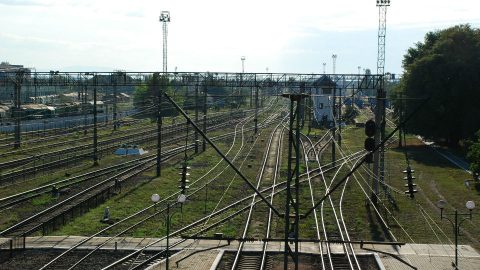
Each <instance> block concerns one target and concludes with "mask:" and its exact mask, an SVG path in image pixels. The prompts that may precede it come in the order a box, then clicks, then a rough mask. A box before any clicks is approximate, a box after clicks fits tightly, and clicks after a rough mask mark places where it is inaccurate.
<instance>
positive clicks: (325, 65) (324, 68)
mask: <svg viewBox="0 0 480 270" xmlns="http://www.w3.org/2000/svg"><path fill="white" fill-rule="evenodd" d="M326 68H327V63H325V62H323V74H325V72H326Z"/></svg>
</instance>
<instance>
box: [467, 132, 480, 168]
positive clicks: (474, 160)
mask: <svg viewBox="0 0 480 270" xmlns="http://www.w3.org/2000/svg"><path fill="white" fill-rule="evenodd" d="M467 159H468V161H469V162H470V170H471V171H472V173H473V175H474V176H476V177H478V176H479V175H480V130H479V131H478V132H477V136H476V140H475V141H474V142H473V143H472V144H471V145H470V147H469V148H468V153H467Z"/></svg>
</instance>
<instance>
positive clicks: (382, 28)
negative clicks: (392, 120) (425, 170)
mask: <svg viewBox="0 0 480 270" xmlns="http://www.w3.org/2000/svg"><path fill="white" fill-rule="evenodd" d="M388 6H390V0H377V7H378V53H377V75H380V76H381V77H380V83H379V84H378V87H377V105H376V106H375V107H376V108H375V122H376V123H378V129H377V131H376V133H375V144H379V143H380V142H381V141H382V140H383V138H384V137H385V98H386V96H387V95H386V93H385V85H384V78H383V77H384V76H383V75H385V36H386V34H387V7H388ZM384 150H385V149H384V147H383V146H382V147H380V149H379V150H378V151H376V152H375V154H374V157H373V159H374V161H373V163H374V166H373V173H374V175H375V177H374V179H373V181H374V183H373V188H374V192H375V193H376V194H377V195H378V186H379V182H380V183H384V180H385V179H384V167H385V164H384ZM372 197H373V196H372Z"/></svg>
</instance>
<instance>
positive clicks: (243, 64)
mask: <svg viewBox="0 0 480 270" xmlns="http://www.w3.org/2000/svg"><path fill="white" fill-rule="evenodd" d="M245 59H246V58H245V56H242V57H241V58H240V60H242V73H245Z"/></svg>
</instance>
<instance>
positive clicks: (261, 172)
mask: <svg viewBox="0 0 480 270" xmlns="http://www.w3.org/2000/svg"><path fill="white" fill-rule="evenodd" d="M283 120H284V119H283ZM283 120H282V121H283ZM280 125H281V122H280V123H279V124H278V125H277V126H276V127H275V128H274V129H273V131H272V132H271V134H270V138H269V140H268V144H267V148H266V150H265V154H264V158H263V162H262V166H261V169H260V173H259V175H258V177H257V185H256V189H259V188H260V185H261V183H262V180H263V174H264V173H265V169H266V167H267V161H268V159H269V155H270V149H271V147H272V141H273V137H274V136H275V134H276V133H277V130H278V128H279V127H280ZM256 196H257V194H253V197H252V202H251V203H250V209H249V211H248V215H247V219H246V221H245V226H244V229H243V233H242V238H245V237H246V236H247V233H248V228H249V225H250V220H251V218H252V213H253V207H254V202H255V199H256ZM270 203H271V204H272V205H273V202H272V201H270ZM244 244H245V242H240V244H239V245H238V248H237V251H236V254H235V258H234V260H233V264H232V268H231V269H232V270H235V269H236V267H237V265H238V263H239V261H240V255H241V253H242V250H243V246H244Z"/></svg>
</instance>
